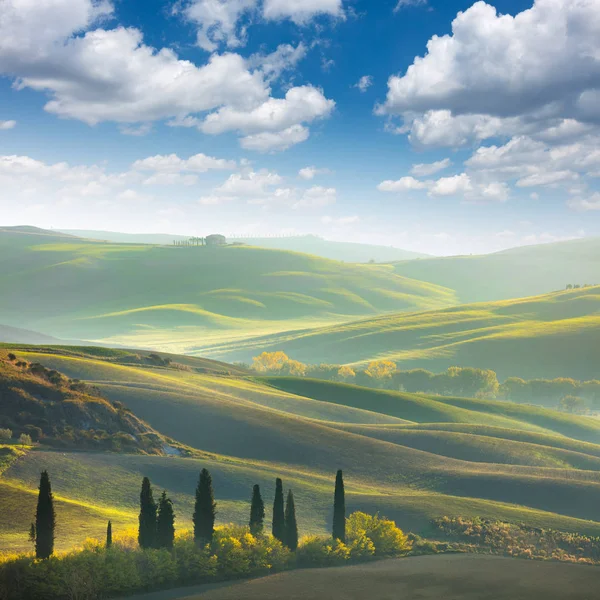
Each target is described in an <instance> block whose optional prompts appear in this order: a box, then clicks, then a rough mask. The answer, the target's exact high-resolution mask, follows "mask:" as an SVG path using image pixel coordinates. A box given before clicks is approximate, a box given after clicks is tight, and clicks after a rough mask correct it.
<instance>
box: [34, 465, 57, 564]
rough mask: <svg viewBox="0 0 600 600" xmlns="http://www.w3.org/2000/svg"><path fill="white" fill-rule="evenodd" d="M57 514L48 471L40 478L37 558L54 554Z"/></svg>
mask: <svg viewBox="0 0 600 600" xmlns="http://www.w3.org/2000/svg"><path fill="white" fill-rule="evenodd" d="M55 528H56V514H55V513H54V499H53V497H52V486H51V485H50V477H49V476H48V471H44V472H43V473H42V475H41V477H40V492H39V494H38V503H37V511H36V513H35V556H36V558H50V557H51V556H52V553H53V552H54V530H55Z"/></svg>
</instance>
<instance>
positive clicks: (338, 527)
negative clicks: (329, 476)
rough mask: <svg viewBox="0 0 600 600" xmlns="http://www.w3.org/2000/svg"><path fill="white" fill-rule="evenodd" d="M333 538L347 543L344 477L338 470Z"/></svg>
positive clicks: (334, 498) (334, 501) (334, 499)
mask: <svg viewBox="0 0 600 600" xmlns="http://www.w3.org/2000/svg"><path fill="white" fill-rule="evenodd" d="M333 539H334V540H340V542H343V543H344V544H345V543H346V497H345V492H344V477H343V475H342V471H338V472H337V475H336V478H335V494H334V497H333Z"/></svg>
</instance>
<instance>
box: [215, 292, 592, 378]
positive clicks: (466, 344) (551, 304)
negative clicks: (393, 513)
mask: <svg viewBox="0 0 600 600" xmlns="http://www.w3.org/2000/svg"><path fill="white" fill-rule="evenodd" d="M599 336H600V287H598V286H596V287H589V288H585V289H579V290H573V291H564V292H556V293H553V294H547V295H544V296H535V297H531V298H523V299H518V300H505V301H499V302H488V303H479V304H468V305H461V306H457V307H451V308H445V309H440V310H434V311H425V312H415V313H410V314H406V313H402V314H400V313H397V314H394V315H384V316H379V317H375V318H371V319H363V320H358V321H354V322H352V323H345V324H340V325H333V326H328V327H323V328H321V329H316V330H312V331H305V332H289V333H285V334H279V335H273V336H267V337H262V338H256V339H254V340H252V342H245V344H241V345H237V344H235V343H231V344H228V343H223V344H222V345H221V346H220V347H214V346H211V347H210V350H211V352H212V354H213V355H214V356H226V357H228V358H230V359H237V360H240V359H245V360H248V359H249V358H250V357H251V355H252V354H253V355H256V354H258V353H259V352H260V351H273V350H283V351H285V352H286V353H287V354H288V355H289V356H290V357H291V358H293V359H296V360H300V361H303V362H308V363H313V364H314V363H320V362H328V363H338V364H343V363H346V364H347V363H350V364H358V363H365V362H367V361H369V360H371V359H373V358H386V359H390V360H393V361H395V362H397V363H398V366H399V368H400V369H411V368H426V369H429V370H431V371H434V372H436V371H437V372H440V371H443V370H445V369H447V368H448V367H450V366H469V367H480V368H485V369H492V370H494V371H496V372H497V373H498V376H499V377H500V378H506V377H511V376H519V377H523V378H525V379H532V378H536V377H542V378H544V377H547V378H554V377H561V376H564V377H573V378H575V379H582V380H586V379H595V378H597V377H598V375H599V372H598V363H597V361H595V360H594V359H593V358H592V357H593V356H594V354H595V353H596V349H597V342H598V339H599ZM207 349H208V348H207Z"/></svg>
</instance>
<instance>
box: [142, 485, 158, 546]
mask: <svg viewBox="0 0 600 600" xmlns="http://www.w3.org/2000/svg"><path fill="white" fill-rule="evenodd" d="M139 521H140V528H139V530H138V543H139V545H140V547H141V548H154V547H155V546H156V502H154V497H153V496H152V486H151V485H150V480H149V479H148V478H147V477H144V480H143V481H142V491H141V493H140V517H139Z"/></svg>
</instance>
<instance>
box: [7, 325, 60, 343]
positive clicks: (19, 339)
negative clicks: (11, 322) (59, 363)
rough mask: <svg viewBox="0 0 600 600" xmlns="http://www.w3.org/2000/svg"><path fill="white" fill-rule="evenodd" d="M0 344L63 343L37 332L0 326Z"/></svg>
mask: <svg viewBox="0 0 600 600" xmlns="http://www.w3.org/2000/svg"><path fill="white" fill-rule="evenodd" d="M0 342H8V343H13V344H17V343H21V344H59V343H64V342H61V340H58V339H57V338H54V337H52V336H50V335H44V334H43V333H38V332H37V331H30V330H28V329H20V328H18V327H10V326H8V325H2V324H0Z"/></svg>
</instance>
